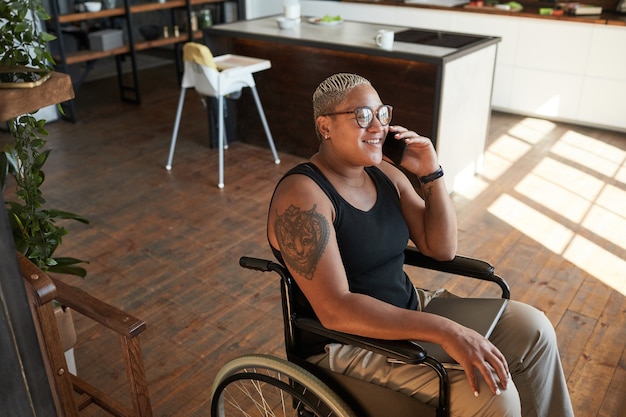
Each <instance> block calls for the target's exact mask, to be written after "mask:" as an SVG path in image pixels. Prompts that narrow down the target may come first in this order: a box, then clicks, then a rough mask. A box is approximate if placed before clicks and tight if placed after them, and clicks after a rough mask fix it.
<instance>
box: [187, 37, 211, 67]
mask: <svg viewBox="0 0 626 417" xmlns="http://www.w3.org/2000/svg"><path fill="white" fill-rule="evenodd" d="M183 61H192V62H195V63H197V64H200V65H204V66H205V67H209V68H213V69H217V65H215V61H214V60H213V54H212V53H211V50H210V49H209V48H208V47H207V46H206V45H202V44H201V43H196V42H187V43H186V44H185V46H183Z"/></svg>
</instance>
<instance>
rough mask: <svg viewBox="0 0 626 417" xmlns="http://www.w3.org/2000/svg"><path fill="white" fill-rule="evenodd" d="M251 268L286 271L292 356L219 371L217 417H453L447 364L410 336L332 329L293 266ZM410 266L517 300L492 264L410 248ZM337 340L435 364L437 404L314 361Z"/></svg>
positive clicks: (244, 361)
mask: <svg viewBox="0 0 626 417" xmlns="http://www.w3.org/2000/svg"><path fill="white" fill-rule="evenodd" d="M239 264H240V265H241V266H243V267H244V268H249V269H253V270H258V271H263V272H268V271H273V272H276V273H278V275H279V276H280V282H281V296H282V297H281V298H282V309H283V321H284V333H285V347H286V351H287V360H284V359H281V358H277V357H273V356H268V355H261V354H254V355H245V356H242V357H239V358H236V359H234V360H232V361H230V362H229V363H227V364H226V365H225V366H224V367H222V369H221V370H220V371H219V372H218V374H217V376H216V377H215V381H214V383H213V388H212V394H211V416H212V417H233V416H303V417H314V416H315V417H326V416H328V417H330V416H338V417H351V416H359V417H390V416H393V417H405V416H406V417H409V416H410V417H416V416H436V417H447V416H449V384H448V375H447V372H446V369H445V368H444V366H443V365H442V364H441V363H440V362H438V361H437V360H436V359H434V358H432V357H430V356H428V353H427V352H426V351H425V350H424V349H423V348H422V347H421V346H420V345H419V344H416V343H414V342H409V341H394V340H378V339H371V338H365V337H360V336H355V335H350V334H346V333H341V332H335V331H332V330H328V329H326V328H324V327H323V326H322V324H321V323H320V322H319V320H318V319H317V318H316V317H315V314H314V312H313V309H312V308H311V306H310V304H309V303H308V301H307V300H306V298H305V297H304V295H303V294H302V292H301V291H300V289H299V288H298V286H297V284H296V282H295V280H294V279H293V277H292V276H291V275H290V273H289V272H288V270H287V269H286V268H285V267H284V266H282V265H280V264H278V263H275V262H272V261H269V260H264V259H257V258H250V257H245V256H244V257H242V258H241V259H240V260H239ZM405 265H409V266H416V267H420V268H426V269H430V270H435V271H440V272H444V273H448V274H453V275H459V276H464V277H470V278H476V279H480V280H484V281H490V282H493V283H495V284H497V285H498V286H499V287H500V290H501V292H502V297H503V298H510V290H509V286H508V284H507V283H506V281H504V280H503V279H502V278H501V277H499V276H498V275H496V274H495V273H494V268H493V266H491V265H490V264H489V263H487V262H484V261H481V260H478V259H473V258H468V257H464V256H456V257H455V258H454V259H453V260H452V261H445V262H441V261H436V260H434V259H432V258H429V257H427V256H425V255H423V254H422V253H420V252H419V251H418V250H417V249H416V248H414V247H407V248H406V250H405ZM329 340H333V341H336V342H339V343H343V344H350V345H354V346H358V347H361V348H364V349H368V350H371V351H373V352H375V353H379V354H382V355H385V356H387V357H388V358H389V359H390V360H393V361H398V362H402V363H407V364H421V365H424V366H428V367H430V368H431V369H432V371H433V372H435V373H436V374H437V376H438V378H439V397H438V400H437V404H436V405H431V404H426V403H423V402H420V401H418V400H417V399H415V398H413V397H411V396H408V395H405V394H403V393H400V392H397V391H394V390H391V389H389V388H386V387H382V386H380V385H376V384H373V383H369V382H366V381H363V380H359V379H356V378H352V377H349V376H346V375H341V374H338V373H335V372H331V371H328V370H326V369H322V368H320V367H317V366H315V365H313V364H311V363H309V362H307V361H306V358H307V357H308V356H310V354H311V347H314V348H315V347H317V348H318V350H317V351H321V350H319V347H321V346H323V345H324V344H326V343H328V341H329Z"/></svg>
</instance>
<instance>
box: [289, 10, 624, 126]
mask: <svg viewBox="0 0 626 417" xmlns="http://www.w3.org/2000/svg"><path fill="white" fill-rule="evenodd" d="M301 3H302V14H303V15H304V16H321V15H324V14H326V13H330V14H340V15H341V16H342V17H343V18H344V19H355V20H360V21H363V22H376V23H380V24H390V25H401V26H408V27H419V28H425V29H431V30H445V31H454V32H460V33H472V34H477V35H485V36H486V35H490V36H498V37H500V38H501V39H502V42H501V43H500V44H499V45H498V55H497V58H496V68H495V76H494V83H493V93H492V108H493V109H495V110H499V111H504V112H509V113H515V114H523V115H528V116H534V117H542V118H547V119H553V120H559V121H564V122H570V123H575V124H580V125H586V126H593V127H599V128H604V129H611V130H617V131H626V110H624V109H626V55H625V54H623V53H622V52H621V51H623V49H624V45H625V44H626V26H625V25H623V24H618V23H619V21H611V22H609V21H607V20H606V19H584V18H580V17H578V18H567V19H565V18H564V19H558V18H552V17H551V16H547V17H546V16H538V15H537V16H532V15H530V14H528V13H526V14H524V15H522V14H518V15H515V14H514V13H510V12H509V13H507V14H495V13H478V12H475V11H468V10H466V9H463V8H447V9H446V8H420V7H415V6H410V7H407V6H404V5H402V4H391V3H389V2H387V4H385V5H383V4H373V3H369V2H367V3H360V2H343V1H342V2H329V1H319V0H318V1H314V0H302V1H301Z"/></svg>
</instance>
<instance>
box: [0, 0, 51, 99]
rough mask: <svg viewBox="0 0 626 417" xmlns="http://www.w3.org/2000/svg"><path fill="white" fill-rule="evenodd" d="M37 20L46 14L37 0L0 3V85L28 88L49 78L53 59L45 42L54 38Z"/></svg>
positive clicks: (47, 16) (16, 0)
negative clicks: (42, 28)
mask: <svg viewBox="0 0 626 417" xmlns="http://www.w3.org/2000/svg"><path fill="white" fill-rule="evenodd" d="M38 19H39V20H41V21H45V20H48V19H50V16H49V15H48V13H47V12H46V10H45V9H44V7H43V6H42V5H41V2H40V1H39V0H3V1H2V2H0V51H4V52H2V53H1V55H0V87H3V88H22V87H23V88H30V87H34V86H37V85H40V84H41V83H43V82H44V81H46V80H47V79H48V78H49V77H50V73H51V72H52V70H53V65H54V60H53V59H52V56H51V55H50V53H49V51H48V48H47V43H48V42H50V41H51V40H54V39H56V38H55V37H54V36H53V35H51V34H49V33H47V32H45V31H44V30H41V28H40V27H39V23H38Z"/></svg>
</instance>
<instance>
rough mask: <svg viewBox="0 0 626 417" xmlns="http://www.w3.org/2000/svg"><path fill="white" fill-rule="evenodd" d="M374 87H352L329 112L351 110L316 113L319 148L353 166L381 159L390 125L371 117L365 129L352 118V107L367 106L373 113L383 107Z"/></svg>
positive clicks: (376, 161)
mask: <svg viewBox="0 0 626 417" xmlns="http://www.w3.org/2000/svg"><path fill="white" fill-rule="evenodd" d="M382 104H383V103H382V102H381V100H380V97H379V96H378V93H377V92H376V90H375V89H374V88H373V87H372V86H371V85H368V84H361V85H358V86H356V87H354V88H353V89H352V90H351V91H350V92H349V93H348V94H347V95H346V96H345V100H344V101H342V102H341V103H339V104H338V105H337V107H336V108H335V109H334V110H333V112H332V113H342V112H350V113H347V114H336V115H332V116H319V117H318V118H317V125H318V129H319V131H320V132H321V134H322V136H324V137H325V138H328V139H323V140H322V145H321V147H320V150H322V151H323V152H325V153H326V152H327V153H328V154H329V155H332V156H333V158H338V159H341V160H343V161H344V163H348V164H350V165H355V166H371V165H377V164H379V163H380V161H381V160H382V145H383V141H384V138H385V135H386V134H387V130H388V129H389V126H383V125H382V124H381V123H380V121H379V120H378V118H377V117H376V116H374V119H373V120H372V124H371V125H370V126H369V127H368V128H362V127H360V126H359V125H358V123H357V122H356V120H355V114H354V112H353V111H354V109H356V108H358V107H369V108H370V109H372V110H373V111H374V112H376V110H377V109H378V108H379V107H380V106H382Z"/></svg>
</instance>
